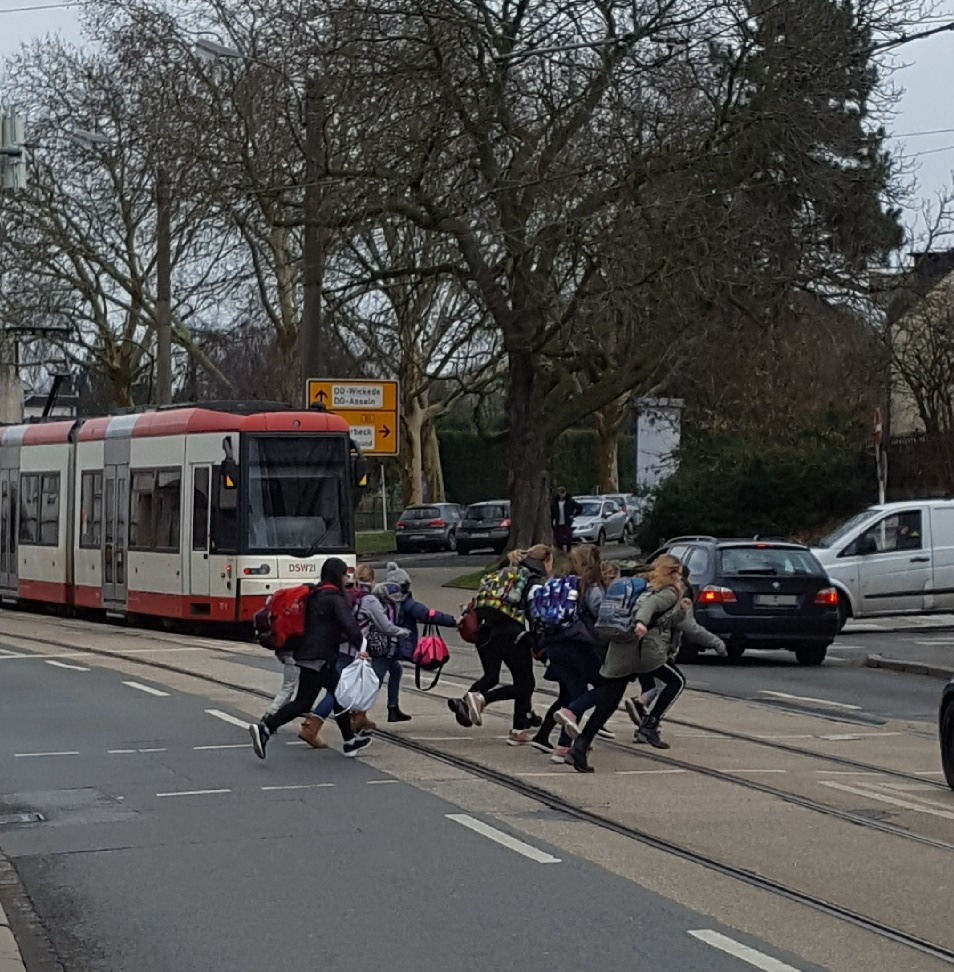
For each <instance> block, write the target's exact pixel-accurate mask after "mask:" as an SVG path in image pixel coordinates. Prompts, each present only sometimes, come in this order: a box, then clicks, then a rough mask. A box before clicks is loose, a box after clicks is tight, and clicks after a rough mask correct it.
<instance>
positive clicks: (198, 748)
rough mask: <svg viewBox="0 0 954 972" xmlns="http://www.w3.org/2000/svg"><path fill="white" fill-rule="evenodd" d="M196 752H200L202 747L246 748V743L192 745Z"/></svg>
mask: <svg viewBox="0 0 954 972" xmlns="http://www.w3.org/2000/svg"><path fill="white" fill-rule="evenodd" d="M192 748H193V749H194V750H195V751H196V752H201V751H202V750H203V749H248V743H247V742H244V743H226V744H225V745H222V746H193V747H192Z"/></svg>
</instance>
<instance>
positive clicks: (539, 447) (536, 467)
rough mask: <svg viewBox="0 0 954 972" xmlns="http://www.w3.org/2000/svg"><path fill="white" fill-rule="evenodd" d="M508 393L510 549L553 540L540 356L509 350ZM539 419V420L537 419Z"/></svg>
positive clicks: (547, 445)
mask: <svg viewBox="0 0 954 972" xmlns="http://www.w3.org/2000/svg"><path fill="white" fill-rule="evenodd" d="M508 359H509V363H510V389H509V391H510V396H509V402H508V411H509V416H510V476H509V488H510V489H509V491H510V518H511V520H512V522H513V527H512V529H511V531H510V544H509V547H510V549H515V548H519V549H522V550H523V549H526V548H527V547H530V546H532V545H533V544H535V543H552V542H553V530H552V528H551V526H550V474H549V472H548V470H547V466H548V452H549V445H550V444H549V443H547V442H545V441H543V435H542V433H541V430H542V429H543V428H544V424H543V422H542V416H538V415H537V412H538V411H539V410H540V399H541V396H540V395H539V394H538V389H537V387H536V383H535V377H536V375H537V374H538V373H539V367H540V361H539V360H538V359H539V355H537V354H535V353H534V352H532V351H511V352H509V354H508ZM538 419H540V420H538Z"/></svg>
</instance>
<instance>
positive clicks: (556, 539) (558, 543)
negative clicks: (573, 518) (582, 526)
mask: <svg viewBox="0 0 954 972" xmlns="http://www.w3.org/2000/svg"><path fill="white" fill-rule="evenodd" d="M553 546H554V547H557V548H558V549H560V550H562V551H563V552H564V553H566V552H567V551H569V549H570V548H571V547H572V546H573V526H572V525H571V524H568V523H564V524H563V525H562V526H555V527H554V528H553Z"/></svg>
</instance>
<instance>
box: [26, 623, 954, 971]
mask: <svg viewBox="0 0 954 972" xmlns="http://www.w3.org/2000/svg"><path fill="white" fill-rule="evenodd" d="M17 637H18V638H20V639H21V640H32V641H36V642H40V643H43V644H55V645H57V646H59V647H62V643H61V642H51V641H49V640H48V639H38V638H23V637H22V636H17ZM70 650H73V651H76V652H78V653H81V654H87V655H93V656H98V657H104V658H109V659H112V660H114V661H115V660H119V661H124V662H128V663H131V664H135V665H141V666H144V667H146V668H153V669H156V670H160V671H165V672H169V673H172V674H175V675H185V676H187V677H189V678H193V679H197V680H199V681H202V682H206V683H209V684H212V685H217V686H219V687H222V688H227V689H230V690H232V691H236V692H239V693H242V694H245V695H251V696H254V697H256V698H261V699H270V698H271V693H269V692H266V691H263V690H261V689H256V688H253V687H251V686H247V685H242V684H240V683H238V682H234V681H232V680H229V679H225V678H219V677H216V676H214V675H209V674H206V673H202V672H195V671H191V670H189V669H188V668H183V667H181V666H178V665H174V664H170V663H168V662H161V661H154V660H151V659H147V658H144V657H143V656H141V655H136V656H134V657H130V656H129V655H124V654H122V653H121V652H117V651H111V650H108V649H98V648H90V647H88V646H75V645H71V646H70ZM412 691H414V692H415V694H417V690H416V689H415V690H412ZM421 694H424V693H421ZM430 697H431V698H432V699H433V698H435V697H434V696H430ZM442 698H443V697H442ZM375 731H376V734H377V735H378V736H380V737H381V738H382V739H384V740H386V741H387V742H389V743H391V744H393V745H395V746H398V747H400V748H402V749H405V750H409V751H412V752H415V753H417V754H419V755H421V756H424V757H427V758H429V759H432V760H435V761H437V762H440V763H443V764H444V765H447V766H451V767H453V768H455V769H458V770H460V771H462V772H465V773H468V774H470V775H472V776H475V777H478V778H480V779H484V780H486V781H488V782H490V783H494V784H496V785H498V786H501V787H503V788H504V789H507V790H509V791H510V792H513V793H516V794H518V795H520V796H523V797H525V798H527V799H529V800H532V801H533V802H535V803H537V804H539V805H540V806H541V807H545V808H546V809H548V810H551V811H554V812H558V813H561V814H563V815H565V816H566V817H568V818H570V819H574V820H577V821H580V822H582V823H587V824H590V825H592V826H595V827H598V828H600V829H603V830H606V831H607V832H611V833H614V834H617V835H619V836H622V837H625V838H628V839H630V840H632V841H634V842H636V843H638V844H640V845H642V846H645V847H649V848H651V849H653V850H657V851H660V852H663V853H665V854H668V855H670V856H672V857H674V858H677V859H679V860H682V861H685V862H688V863H692V864H695V865H697V866H699V867H702V868H705V869H706V870H708V871H711V872H713V873H716V874H719V875H721V876H723V877H726V878H730V879H732V880H735V881H738V882H739V883H742V884H745V885H747V886H749V887H752V888H755V889H757V890H760V891H764V892H767V893H769V894H772V895H774V896H776V897H779V898H782V899H785V900H787V901H790V902H793V903H795V904H799V905H802V906H804V907H806V908H809V909H810V910H812V911H814V912H816V913H820V914H823V915H826V916H828V917H830V918H834V919H837V920H839V921H842V922H845V923H846V924H849V925H852V926H854V927H856V928H859V929H862V930H864V931H866V932H869V933H871V934H873V935H875V936H877V937H879V938H881V939H884V940H886V941H891V942H894V943H896V944H900V945H903V946H905V947H907V948H910V949H912V950H914V951H916V952H919V953H920V954H923V955H927V956H929V957H931V958H934V959H937V960H938V961H940V962H942V963H944V964H945V965H948V966H951V967H954V948H949V947H947V946H945V945H941V944H939V943H936V942H932V941H930V940H928V939H925V938H923V937H921V936H919V935H916V934H913V933H912V932H907V931H904V930H903V929H900V928H896V927H894V926H892V925H889V924H887V923H886V922H882V921H879V920H878V919H876V918H872V917H870V916H868V915H865V914H863V913H861V912H859V911H855V910H854V909H852V908H849V907H846V906H843V905H840V904H837V903H836V902H833V901H829V900H828V899H826V898H823V897H821V896H819V895H815V894H812V893H810V892H808V891H802V890H800V889H799V888H793V887H791V886H790V885H787V884H784V883H783V882H781V881H776V880H774V879H773V878H770V877H766V876H764V875H762V874H759V873H757V872H755V871H752V870H750V869H748V868H744V867H740V866H738V865H735V864H731V863H729V862H728V861H725V860H722V859H720V858H717V857H714V856H712V855H710V854H707V853H704V852H702V851H697V850H693V849H692V848H690V847H684V846H682V845H680V844H678V843H676V842H675V841H672V840H669V839H668V838H665V837H661V836H659V835H657V834H653V833H650V832H649V831H646V830H643V829H642V828H639V827H635V826H633V825H631V824H627V823H623V822H622V821H618V820H614V819H612V818H611V817H608V816H605V815H604V814H601V813H597V812H596V811H593V810H588V809H586V808H584V807H581V806H578V805H576V804H574V803H572V802H571V801H570V800H568V799H566V798H565V797H562V796H560V795H559V794H557V793H554V792H552V791H551V790H547V789H546V788H544V787H541V786H538V785H537V784H534V783H529V782H527V781H526V780H524V779H521V778H519V777H517V776H513V775H511V774H509V773H506V772H503V771H502V770H498V769H495V768H494V767H490V766H487V765H485V764H483V763H479V762H477V761H476V760H473V759H469V758H468V757H466V756H461V755H457V754H454V753H450V752H447V751H446V750H442V749H439V748H437V747H436V746H433V745H428V744H427V743H426V742H423V741H420V740H415V739H411V738H408V737H407V736H403V735H401V734H399V733H395V732H391V731H389V730H387V729H381V728H378V729H377V730H375ZM713 731H718V730H713ZM610 745H612V746H613V747H614V748H618V749H619V750H621V751H623V752H629V753H631V755H633V756H642V757H643V758H651V759H655V760H657V761H659V762H663V763H670V764H675V763H676V762H677V761H673V760H672V759H670V758H667V757H661V756H655V754H653V755H650V754H648V753H647V754H642V753H638V754H637V753H632V751H631V750H629V749H627V748H626V747H624V746H622V745H621V744H619V743H611V744H610ZM799 752H801V754H802V755H808V756H818V754H815V753H811V752H808V751H799ZM820 758H824V757H820ZM678 762H681V761H678ZM685 768H686V769H688V770H690V771H694V772H699V771H700V768H699V767H696V766H695V765H694V764H686V767H685ZM877 771H878V772H882V771H881V770H880V769H879V770H877ZM720 774H721V771H719V770H712V771H711V772H710V773H706V774H705V775H713V776H716V777H717V778H721V777H720ZM726 777H727V780H728V781H729V782H732V783H736V784H739V785H742V784H750V783H752V781H745V780H741V779H739V778H737V777H731V776H730V775H728V774H726ZM917 779H919V780H920V778H917ZM751 788H752V789H759V790H763V791H765V792H768V793H769V794H771V795H773V796H786V797H789V798H792V799H791V800H790V802H797V803H801V801H802V799H803V798H800V797H795V796H794V795H792V794H785V793H784V791H779V792H778V793H774V792H772V791H774V788H773V787H765V786H764V785H763V784H755V785H754V786H752V787H751ZM806 802H807V803H809V804H810V803H812V802H813V801H806ZM809 809H819V810H820V811H821V812H825V813H827V814H828V815H830V816H835V817H841V816H842V812H841V811H834V808H831V807H827V806H826V805H824V804H818V805H817V807H815V808H813V807H809ZM850 822H851V823H855V824H857V825H858V826H862V827H867V828H869V829H872V830H877V831H881V832H886V833H888V834H889V835H891V836H899V837H909V838H911V837H917V836H918V835H912V834H910V833H909V832H907V831H904V830H901V829H900V828H891V827H890V825H883V824H880V823H879V822H877V821H872V820H868V819H867V818H864V817H857V818H855V819H851V820H850ZM885 827H888V829H887V830H885ZM919 842H922V843H927V844H931V845H937V846H939V847H941V848H943V849H952V848H951V845H948V844H946V843H945V842H943V841H938V842H936V841H933V840H932V839H931V838H921V839H920V840H919Z"/></svg>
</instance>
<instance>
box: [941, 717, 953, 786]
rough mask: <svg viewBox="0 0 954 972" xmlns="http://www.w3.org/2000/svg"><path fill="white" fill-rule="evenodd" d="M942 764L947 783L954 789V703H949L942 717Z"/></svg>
mask: <svg viewBox="0 0 954 972" xmlns="http://www.w3.org/2000/svg"><path fill="white" fill-rule="evenodd" d="M941 765H942V766H943V767H944V777H945V779H946V780H947V785H948V786H949V787H950V788H951V789H952V790H954V703H952V704H949V705H948V707H947V708H946V709H945V710H944V715H943V716H942V717H941Z"/></svg>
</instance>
